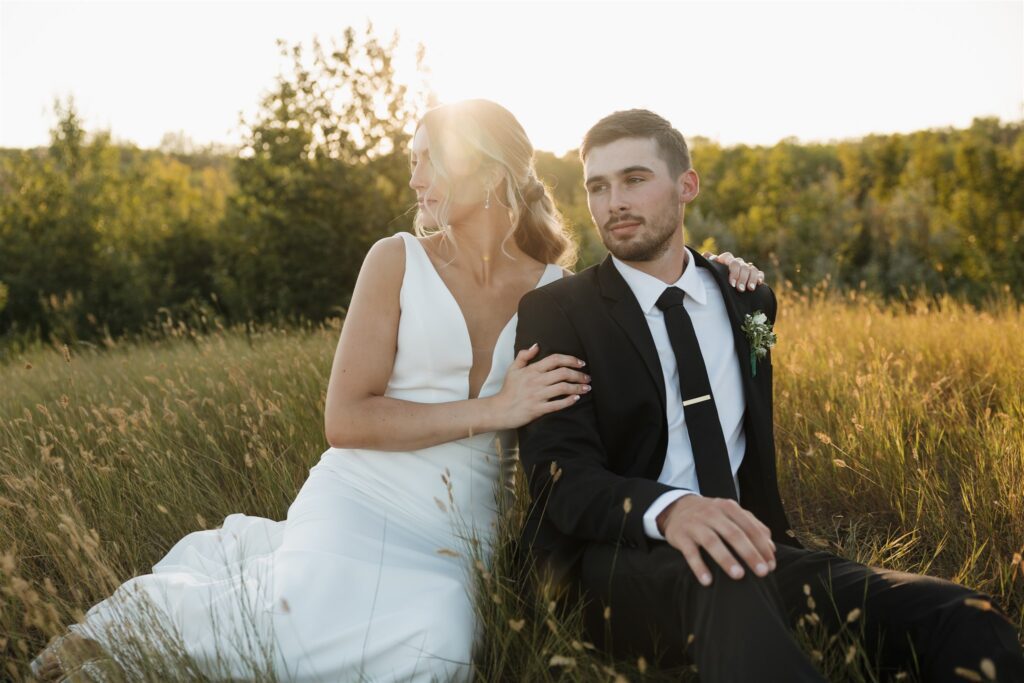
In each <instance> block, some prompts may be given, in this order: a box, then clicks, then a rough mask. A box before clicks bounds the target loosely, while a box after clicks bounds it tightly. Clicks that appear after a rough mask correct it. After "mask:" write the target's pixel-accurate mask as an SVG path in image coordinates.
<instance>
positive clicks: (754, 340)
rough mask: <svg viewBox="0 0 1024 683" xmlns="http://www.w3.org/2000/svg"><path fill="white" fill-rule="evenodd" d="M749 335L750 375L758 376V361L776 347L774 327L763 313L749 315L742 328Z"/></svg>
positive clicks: (757, 312) (756, 312)
mask: <svg viewBox="0 0 1024 683" xmlns="http://www.w3.org/2000/svg"><path fill="white" fill-rule="evenodd" d="M740 329H742V330H743V333H744V334H746V335H747V341H748V342H750V374H751V376H753V377H756V376H757V359H758V358H764V357H765V356H767V355H768V349H770V348H772V347H773V346H775V342H776V338H775V333H774V332H772V326H771V325H769V324H768V316H766V315H765V314H764V313H763V312H762V311H755V312H754V314H753V315H751V314H749V313H747V316H746V317H745V318H744V319H743V327H742V328H740Z"/></svg>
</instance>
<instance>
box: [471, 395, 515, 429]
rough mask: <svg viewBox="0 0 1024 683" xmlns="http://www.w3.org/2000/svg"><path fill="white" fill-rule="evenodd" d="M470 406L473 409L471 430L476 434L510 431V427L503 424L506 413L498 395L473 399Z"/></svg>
mask: <svg viewBox="0 0 1024 683" xmlns="http://www.w3.org/2000/svg"><path fill="white" fill-rule="evenodd" d="M470 405H471V406H472V407H473V410H472V413H471V414H472V418H471V420H470V422H471V424H470V429H471V430H472V431H473V433H474V434H481V433H483V432H496V431H499V430H502V429H508V425H506V424H502V423H501V416H502V415H504V414H505V412H504V411H503V410H502V408H501V399H500V398H499V397H498V395H495V396H486V397H483V398H475V399H472V400H471V401H470Z"/></svg>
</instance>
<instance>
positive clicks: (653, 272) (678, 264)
mask: <svg viewBox="0 0 1024 683" xmlns="http://www.w3.org/2000/svg"><path fill="white" fill-rule="evenodd" d="M680 232H682V231H680ZM623 263H625V264H626V265H629V266H632V267H633V268H636V269H637V270H639V271H641V272H644V273H647V274H648V275H650V276H651V277H656V278H658V279H659V280H661V281H662V282H664V283H665V284H667V285H671V284H673V283H674V282H675V281H676V280H678V279H679V278H680V277H682V275H683V271H684V270H686V268H687V266H688V265H689V263H690V254H689V252H688V251H687V250H686V244H685V243H684V242H683V238H682V235H680V236H679V238H678V239H673V240H672V243H671V244H670V245H669V247H668V249H666V250H665V253H664V254H662V255H661V256H659V257H658V258H656V259H651V260H650V261H625V260H624V261H623Z"/></svg>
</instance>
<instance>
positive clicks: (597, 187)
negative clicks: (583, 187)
mask: <svg viewBox="0 0 1024 683" xmlns="http://www.w3.org/2000/svg"><path fill="white" fill-rule="evenodd" d="M604 188H605V185H604V183H594V184H593V185H588V186H587V192H589V193H590V194H594V193H595V192H600V191H601V190H603V189H604Z"/></svg>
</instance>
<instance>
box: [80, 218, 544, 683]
mask: <svg viewBox="0 0 1024 683" xmlns="http://www.w3.org/2000/svg"><path fill="white" fill-rule="evenodd" d="M399 234H400V235H401V238H402V239H403V240H404V242H405V256H406V259H405V275H404V277H403V280H402V288H401V295H400V301H401V316H400V320H399V326H398V350H397V354H396V356H395V360H394V367H393V370H392V374H391V378H390V380H389V382H388V386H387V390H386V395H387V396H390V397H392V398H396V399H403V400H406V401H414V402H418V403H444V402H449V401H459V400H463V399H465V398H467V396H468V393H469V373H470V369H471V368H472V365H473V352H472V347H471V344H470V340H469V333H468V331H467V329H466V323H465V319H464V317H463V314H462V309H461V308H460V307H459V305H458V302H457V301H456V300H455V299H454V297H453V296H452V294H451V292H450V290H449V289H448V287H447V286H446V285H445V283H444V281H443V280H442V279H441V277H440V275H439V274H438V272H437V270H436V269H435V268H434V266H433V264H432V263H431V261H430V258H429V257H428V255H427V253H426V251H425V250H424V248H423V246H422V244H420V243H419V241H418V240H417V239H416V238H415V237H413V236H412V235H410V234H408V233H399ZM561 276H562V271H561V269H560V268H559V267H558V266H556V265H548V266H547V267H546V268H545V270H544V273H543V275H542V276H541V278H540V281H539V282H538V283H537V286H538V287H539V286H541V285H544V284H546V283H548V282H551V281H552V280H555V279H557V278H559V277H561ZM515 326H516V316H513V318H512V319H511V320H510V321H509V322H508V324H507V325H506V326H505V328H504V329H503V330H502V332H501V334H500V335H499V336H498V340H497V343H496V344H495V348H494V352H493V354H492V364H491V369H490V372H489V373H488V376H487V378H486V380H485V381H484V384H483V386H482V387H481V390H480V396H482V397H486V396H492V395H494V394H495V393H497V392H498V390H499V389H500V388H501V383H502V380H503V379H504V377H505V373H506V372H507V370H508V367H509V366H510V365H511V363H512V361H513V358H514V353H513V343H514V337H515ZM513 437H514V431H513V430H507V431H502V432H488V433H482V434H473V435H467V436H466V437H465V438H462V439H459V440H457V441H451V442H449V443H444V444H439V445H437V446H431V447H429V448H421V449H418V450H411V451H379V450H370V449H357V448H328V449H327V450H326V451H325V452H324V453H323V454H322V455H321V456H320V461H319V462H318V463H317V464H316V465H315V466H313V467H312V468H311V469H310V471H309V477H308V478H307V479H306V481H305V483H304V484H303V485H302V489H301V490H300V491H299V493H298V495H297V496H296V498H295V500H294V502H293V503H292V504H291V506H290V507H289V508H288V517H287V519H285V520H282V521H274V520H270V519H265V518H262V517H256V516H250V515H245V514H241V513H236V514H232V515H229V516H228V517H227V518H225V520H224V523H223V525H222V526H221V527H220V528H218V529H210V530H204V531H196V532H193V533H190V534H188V535H186V536H184V537H183V538H181V539H180V540H179V541H178V542H177V543H176V544H175V545H174V547H172V548H171V549H170V551H169V552H168V553H167V554H166V555H165V556H164V558H163V559H161V560H160V561H159V562H157V564H156V565H154V566H153V573H152V574H146V575H143V576H138V577H135V578H133V579H130V580H129V581H127V582H125V583H124V584H123V585H122V586H121V587H119V588H118V589H117V591H115V593H114V594H113V595H112V596H111V597H110V598H108V599H106V600H104V601H102V602H100V603H98V604H96V605H94V606H93V607H92V608H91V609H90V610H89V612H88V613H87V614H86V618H85V619H84V620H83V622H82V623H81V624H77V625H74V626H72V627H71V630H72V631H77V632H79V633H81V634H82V635H85V636H86V637H90V638H94V639H95V640H98V641H99V642H100V643H101V644H103V645H104V646H105V647H106V649H107V650H108V651H109V652H110V653H111V654H112V656H113V658H114V659H115V661H118V662H119V663H120V664H121V665H122V666H123V667H125V669H126V670H127V671H128V672H129V677H131V672H132V671H133V663H132V662H133V660H132V657H133V654H132V653H134V652H135V651H134V650H133V649H132V646H131V645H130V644H129V645H127V646H125V645H123V641H124V634H125V633H126V632H131V631H132V630H134V629H135V628H140V629H144V630H145V631H147V632H150V633H151V632H152V630H153V628H154V627H158V628H166V631H167V632H168V633H169V634H171V635H172V638H173V639H174V640H175V641H176V643H175V647H176V650H177V652H178V653H184V654H185V655H187V656H188V658H189V659H190V660H191V663H192V665H193V667H195V670H197V671H201V672H203V673H204V674H206V675H207V676H208V677H210V678H214V679H217V680H221V679H225V678H227V679H232V680H235V679H243V680H249V679H252V678H256V677H258V676H257V675H256V674H255V672H254V671H261V672H263V671H265V669H263V668H261V667H260V666H256V669H255V670H254V668H253V666H254V662H255V663H256V664H257V665H260V664H261V663H263V662H269V663H271V664H272V666H273V670H274V672H275V675H276V676H277V678H278V679H280V680H286V681H338V680H344V681H348V680H375V681H398V680H401V681H423V682H426V681H431V680H468V679H469V678H470V674H471V671H472V667H471V663H470V658H471V654H472V646H473V641H474V638H475V637H476V635H477V632H478V623H477V620H476V615H475V611H474V608H473V599H474V596H473V581H472V578H471V577H472V568H471V563H470V562H469V559H470V558H471V555H470V553H469V552H468V544H467V533H472V534H473V535H474V536H475V537H476V539H478V540H479V541H481V542H482V543H481V545H480V551H481V552H482V554H483V555H484V557H485V558H486V557H487V556H489V550H490V548H489V546H490V541H491V540H492V538H493V532H494V522H495V517H496V508H497V505H496V499H495V496H496V494H498V493H499V492H501V491H502V490H503V487H502V481H503V476H502V474H503V464H504V463H507V462H509V461H510V455H511V454H510V452H509V451H510V449H511V447H512V446H513ZM147 642H152V638H151V637H150V638H149V639H148V640H147ZM268 652H269V653H270V656H269V659H268V657H267V653H268ZM154 655H155V651H154V652H150V651H148V650H147V651H146V656H147V658H151V657H152V656H154ZM170 656H171V657H172V658H173V657H175V656H176V655H175V654H171V655H170ZM147 661H149V660H147ZM146 666H148V664H146ZM140 675H141V674H140ZM261 675H262V674H261Z"/></svg>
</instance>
